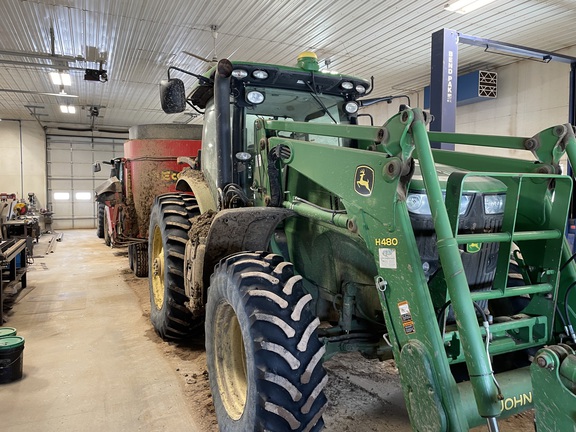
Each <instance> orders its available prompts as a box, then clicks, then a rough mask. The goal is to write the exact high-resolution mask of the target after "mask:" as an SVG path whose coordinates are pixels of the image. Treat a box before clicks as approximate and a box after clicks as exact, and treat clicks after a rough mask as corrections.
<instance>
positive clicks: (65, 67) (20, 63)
mask: <svg viewBox="0 0 576 432" xmlns="http://www.w3.org/2000/svg"><path fill="white" fill-rule="evenodd" d="M0 64H12V65H18V66H29V67H37V68H49V69H58V70H81V71H85V70H86V68H79V67H72V66H68V65H55V64H48V63H32V62H25V61H18V60H1V59H0Z"/></svg>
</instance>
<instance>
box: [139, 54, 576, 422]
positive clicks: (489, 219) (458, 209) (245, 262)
mask: <svg viewBox="0 0 576 432" xmlns="http://www.w3.org/2000/svg"><path fill="white" fill-rule="evenodd" d="M172 69H175V68H172ZM180 71H181V72H185V71H182V70H180ZM169 72H170V71H169ZM186 73H189V72H186ZM189 74H190V75H193V76H195V77H196V78H197V79H198V83H197V85H196V86H195V87H194V88H193V89H192V91H191V92H190V93H189V95H188V96H186V94H185V90H184V84H183V82H182V81H181V80H179V79H174V78H170V76H169V77H168V80H166V81H163V83H162V85H161V99H162V106H163V109H164V111H166V112H168V113H175V112H181V111H182V110H184V108H185V107H186V104H189V105H191V106H193V107H194V109H196V110H197V111H200V112H202V113H203V114H204V125H203V127H204V130H203V138H202V150H201V155H200V156H199V157H198V158H194V159H192V158H181V162H187V163H188V165H190V167H188V168H186V169H185V170H183V171H182V172H181V173H180V177H179V180H178V184H177V190H178V192H176V193H170V194H164V195H160V196H158V197H156V200H155V203H154V205H153V208H152V213H151V221H150V230H149V233H150V238H149V250H150V251H151V253H150V263H149V265H150V269H152V270H151V272H150V277H149V280H150V297H151V303H152V311H151V320H152V323H153V325H154V328H155V330H156V331H157V332H158V333H159V334H160V335H161V336H162V337H163V338H165V339H173V338H184V337H187V336H189V335H191V334H195V335H201V334H202V333H203V332H204V331H205V340H206V351H207V359H208V370H209V375H210V385H211V389H212V395H213V399H214V404H215V408H216V415H217V418H218V424H219V427H220V429H221V430H223V431H255V430H258V431H264V430H267V431H287V430H293V431H315V430H320V429H322V427H323V424H324V423H323V420H322V414H323V411H324V409H325V407H326V404H327V400H326V397H325V395H324V392H323V389H324V387H325V385H326V382H327V375H326V373H325V371H324V369H323V366H322V363H323V361H324V360H326V359H328V358H330V357H331V356H332V355H334V354H335V353H338V352H349V351H353V350H355V351H359V352H360V353H362V354H363V355H364V356H366V357H370V358H379V359H383V360H384V359H390V358H394V359H395V360H396V364H397V366H398V369H399V372H400V378H401V383H402V387H403V391H404V394H405V400H406V405H407V409H408V412H409V415H410V420H411V423H412V427H413V429H414V430H415V431H452V432H461V431H465V430H468V429H470V428H471V427H474V426H477V425H480V424H482V423H487V425H488V427H489V430H490V431H495V430H498V423H497V419H498V418H503V417H507V416H510V415H512V414H514V413H517V412H520V411H523V410H527V409H529V408H532V407H535V408H536V420H537V424H538V430H539V431H543V430H544V431H566V430H572V428H573V427H574V424H575V422H576V421H575V418H576V395H575V393H574V392H575V382H576V378H575V377H576V356H575V355H574V354H575V352H574V342H575V335H574V331H573V330H572V327H571V324H570V323H571V322H573V321H574V319H576V307H575V305H576V294H574V292H573V287H574V286H575V285H576V266H575V264H574V262H573V259H572V258H573V257H572V252H571V251H570V249H569V247H568V244H567V242H566V241H565V239H564V231H565V226H566V220H567V215H568V206H569V201H570V197H571V193H572V180H571V178H570V177H568V176H565V175H562V174H561V172H560V168H559V167H560V165H559V162H560V158H561V157H562V156H563V155H564V154H567V155H568V157H569V159H570V160H572V161H573V162H576V140H575V138H574V131H573V129H572V127H571V126H570V125H560V126H554V127H551V128H549V129H546V130H544V131H542V132H540V133H539V134H537V135H535V136H534V137H532V138H517V137H500V136H477V135H463V134H447V133H437V132H436V133H432V132H427V130H426V123H427V122H428V115H427V114H426V113H425V112H423V111H421V110H420V109H412V108H410V107H407V106H404V107H402V109H401V110H400V112H399V113H398V114H397V115H395V116H393V117H392V118H390V119H389V120H388V121H387V122H386V123H385V124H384V125H383V126H381V127H374V126H363V125H358V124H357V123H358V122H357V115H358V109H359V107H360V106H361V105H362V104H363V103H365V104H367V101H368V99H367V98H366V97H367V96H368V94H369V93H370V89H371V87H372V85H371V83H370V82H368V81H365V80H362V79H358V78H354V77H351V76H345V75H332V74H326V73H322V72H319V71H318V63H317V60H316V58H315V56H314V55H313V53H304V54H302V55H301V56H300V57H299V59H298V66H297V67H284V66H277V65H268V64H256V63H247V62H230V61H228V60H221V61H220V62H219V63H218V65H217V66H215V67H214V68H212V69H211V70H210V71H209V72H207V73H206V74H205V75H195V74H191V73H189ZM431 141H432V142H445V143H459V144H462V145H474V146H483V147H485V148H486V153H489V152H490V149H492V148H494V147H500V148H506V149H513V150H523V151H525V152H526V153H527V154H529V155H531V156H532V160H530V161H527V160H520V159H511V158H500V157H493V156H479V155H472V154H469V153H463V152H452V151H442V150H434V149H432V148H431V146H430V142H431ZM488 170H489V172H488ZM571 293H572V295H570V294H571Z"/></svg>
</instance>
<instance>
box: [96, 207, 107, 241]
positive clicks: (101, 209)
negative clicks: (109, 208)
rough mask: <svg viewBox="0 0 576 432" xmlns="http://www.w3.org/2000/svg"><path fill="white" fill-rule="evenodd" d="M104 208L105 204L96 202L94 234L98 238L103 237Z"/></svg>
mask: <svg viewBox="0 0 576 432" xmlns="http://www.w3.org/2000/svg"><path fill="white" fill-rule="evenodd" d="M105 209H106V204H104V203H101V202H99V203H98V215H97V219H96V235H97V236H98V238H104V210H105Z"/></svg>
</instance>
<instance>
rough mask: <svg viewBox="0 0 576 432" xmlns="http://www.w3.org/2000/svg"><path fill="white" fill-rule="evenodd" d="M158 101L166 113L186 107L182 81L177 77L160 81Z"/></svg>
mask: <svg viewBox="0 0 576 432" xmlns="http://www.w3.org/2000/svg"><path fill="white" fill-rule="evenodd" d="M160 102H161V104H162V110H163V111H164V112H165V113H166V114H176V113H181V112H182V111H184V110H185V109H186V90H185V89H184V82H183V81H182V80H181V79H178V78H170V79H167V80H162V81H160Z"/></svg>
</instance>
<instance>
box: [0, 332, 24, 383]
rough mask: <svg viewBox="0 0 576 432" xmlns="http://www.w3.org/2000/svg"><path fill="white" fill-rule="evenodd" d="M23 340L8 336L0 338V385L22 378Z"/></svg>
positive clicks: (18, 337)
mask: <svg viewBox="0 0 576 432" xmlns="http://www.w3.org/2000/svg"><path fill="white" fill-rule="evenodd" d="M23 359H24V338H23V337H20V336H10V337H3V338H0V384H6V383H9V382H12V381H16V380H19V379H20V378H22V363H23V362H22V361H23Z"/></svg>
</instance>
